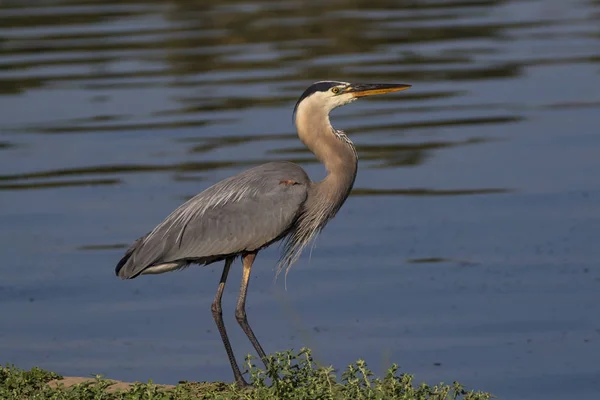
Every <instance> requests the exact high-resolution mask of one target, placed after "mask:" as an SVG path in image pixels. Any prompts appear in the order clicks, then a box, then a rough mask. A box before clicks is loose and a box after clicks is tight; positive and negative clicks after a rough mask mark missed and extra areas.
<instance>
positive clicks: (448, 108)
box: [0, 0, 600, 399]
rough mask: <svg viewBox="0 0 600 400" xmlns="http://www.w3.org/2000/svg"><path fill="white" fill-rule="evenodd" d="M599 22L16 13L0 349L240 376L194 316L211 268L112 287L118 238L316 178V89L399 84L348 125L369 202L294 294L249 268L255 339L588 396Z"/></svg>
mask: <svg viewBox="0 0 600 400" xmlns="http://www.w3.org/2000/svg"><path fill="white" fill-rule="evenodd" d="M599 27H600V3H599V2H598V1H588V0H574V1H570V2H561V1H555V0H550V1H546V0H543V1H542V0H537V1H525V0H523V1H512V2H508V1H499V0H481V1H479V0H478V1H458V0H454V1H452V0H451V1H444V2H440V1H426V0H419V1H410V2H405V1H395V2H394V1H391V2H390V1H387V0H386V1H384V0H370V1H362V0H358V1H357V0H355V1H346V0H338V1H331V2H316V1H308V2H306V1H303V2H298V1H288V0H285V1H281V0H277V1H274V0H271V1H260V2H253V1H243V0H235V1H234V0H231V1H221V2H218V3H217V4H209V3H207V2H196V1H185V0H179V1H177V0H170V1H169V0H160V1H159V0H155V1H152V0H128V1H125V2H123V1H94V0H92V1H83V0H65V1H60V0H54V1H46V2H43V3H40V4H36V5H34V4H32V3H31V2H22V1H4V2H2V3H0V205H1V206H2V207H0V224H1V226H2V228H0V240H1V242H2V243H3V244H4V245H3V250H4V251H3V253H4V254H3V255H4V263H3V266H2V267H0V271H1V274H2V276H3V280H2V282H0V304H2V306H3V309H7V310H8V311H7V313H8V314H10V318H11V321H12V323H11V324H9V325H10V326H1V327H0V338H2V341H1V342H2V343H5V344H4V345H2V344H0V354H3V356H4V358H5V359H4V361H10V362H15V363H18V364H20V365H22V366H27V365H34V364H35V365H42V366H47V367H49V368H54V369H59V370H60V371H61V372H64V373H65V374H75V373H77V374H86V375H87V374H88V373H91V372H102V373H107V374H109V375H112V376H114V377H117V378H123V379H147V378H148V377H152V378H153V379H155V380H158V381H175V380H179V379H229V375H228V373H229V371H228V368H227V365H226V360H225V363H224V362H223V361H224V357H223V354H221V349H220V347H219V339H218V335H215V334H214V329H213V327H212V325H211V324H212V322H211V320H210V315H209V313H207V312H204V311H207V309H206V307H207V305H208V304H209V302H210V300H208V299H210V298H211V297H212V295H213V293H212V292H213V291H214V289H215V288H214V283H215V282H216V280H217V279H218V277H217V275H218V268H213V269H211V270H210V271H212V272H209V271H207V269H197V270H190V271H186V272H184V273H182V274H187V277H188V279H186V278H185V277H182V274H171V275H169V276H166V275H165V276H164V277H161V278H155V279H140V280H135V281H132V282H131V283H130V282H125V283H124V282H119V281H117V280H116V279H115V278H114V277H113V276H112V272H113V265H114V263H115V262H116V260H117V259H118V258H119V256H120V254H121V253H122V251H123V246H125V244H126V243H129V242H130V241H131V240H133V239H135V238H136V237H137V236H139V235H140V234H142V233H144V232H146V231H147V230H148V229H151V228H152V227H153V226H154V225H155V224H156V223H157V222H159V221H160V219H161V218H163V217H164V216H165V215H166V214H167V213H168V212H169V211H170V210H172V209H173V208H175V207H176V206H177V205H178V204H180V202H181V201H182V200H183V199H186V198H189V196H191V195H193V194H195V193H197V192H198V191H200V190H201V189H203V188H205V187H207V186H208V185H210V184H212V183H214V182H215V181H217V180H219V179H222V178H224V177H226V176H229V175H231V174H233V173H236V172H239V171H240V170H242V169H244V168H247V167H250V166H253V165H256V164H258V163H261V162H266V161H272V160H281V159H285V160H290V161H294V162H297V163H300V164H301V165H302V166H304V167H305V168H306V169H307V171H308V172H309V173H310V175H311V176H313V178H314V179H320V177H321V176H322V170H321V167H320V166H319V165H318V163H317V161H316V160H315V159H314V157H313V156H312V155H311V154H310V153H309V152H308V151H307V150H306V149H305V148H304V147H303V146H302V145H301V143H300V142H299V141H298V139H297V136H296V133H295V130H294V126H293V124H292V108H293V104H294V102H295V101H296V99H297V97H298V96H299V95H300V93H301V92H302V91H303V90H304V89H305V88H306V86H307V85H308V84H310V82H312V81H316V80H323V79H336V80H343V81H353V82H402V83H410V84H412V85H413V88H412V89H411V91H409V92H406V93H402V94H401V95H391V96H387V97H386V96H382V97H379V98H373V99H365V100H361V101H360V102H358V103H356V104H353V105H351V106H348V107H345V108H343V109H340V110H336V111H335V112H334V114H333V116H332V121H333V124H334V125H335V126H336V127H339V128H342V129H344V130H345V131H346V132H347V133H348V135H349V136H350V137H351V138H352V139H353V140H354V141H355V143H356V145H357V148H358V152H359V156H360V171H359V175H358V178H357V182H356V186H355V188H354V190H353V192H352V197H351V198H350V200H349V201H348V203H347V205H346V206H345V207H344V208H343V209H342V212H341V213H340V215H339V217H338V218H337V219H336V220H335V221H334V222H333V223H332V224H331V225H330V226H329V227H328V228H327V230H326V231H325V232H324V234H323V235H322V237H321V238H319V241H318V246H317V249H315V251H314V256H313V257H311V258H310V260H309V259H308V257H306V258H303V260H302V261H301V262H300V263H299V265H298V266H297V267H296V268H295V269H294V270H293V272H292V274H291V275H294V278H293V279H294V283H293V284H292V286H291V288H290V290H289V291H288V292H285V293H283V294H279V293H278V292H277V293H278V294H277V295H276V296H275V298H274V297H273V295H272V294H271V293H272V292H273V290H275V291H277V290H279V289H276V288H277V287H278V286H277V285H276V286H275V289H274V287H273V285H272V274H271V272H272V271H271V270H270V269H269V268H266V267H264V269H263V272H257V274H256V278H255V279H256V283H254V282H253V285H254V291H253V293H252V294H251V297H250V299H249V303H250V306H251V307H253V310H252V311H249V313H251V314H252V316H251V317H250V318H253V319H255V320H256V322H255V324H256V325H257V326H260V325H259V324H261V323H262V328H257V329H258V330H259V331H261V332H260V333H259V336H261V338H262V341H263V342H264V343H269V345H268V346H267V347H269V348H270V349H271V350H278V349H283V348H288V347H298V346H301V345H305V344H309V342H310V345H311V347H313V345H314V347H316V348H317V350H318V351H319V353H318V354H320V355H321V357H322V358H323V359H324V362H326V363H335V364H336V365H338V366H339V365H340V364H344V363H346V362H350V361H352V360H354V359H355V358H358V357H366V358H367V359H369V355H372V358H373V359H374V361H373V362H375V363H377V360H378V359H379V358H382V357H383V358H385V359H388V358H390V359H392V360H394V361H396V360H399V361H401V365H402V366H403V367H405V368H407V369H408V370H409V371H411V372H415V373H417V379H427V380H431V381H438V380H448V379H459V380H466V381H467V382H466V383H467V384H469V385H472V386H476V387H477V388H480V389H485V390H491V391H494V392H496V393H497V394H499V395H501V396H503V397H506V398H511V399H519V398H523V399H525V398H536V397H539V396H543V397H544V398H545V399H551V398H556V399H558V398H563V397H564V396H563V395H562V394H563V393H565V392H564V389H563V388H562V385H563V384H564V383H566V382H568V383H569V386H571V387H572V386H573V384H575V386H577V387H578V388H580V389H579V390H580V393H579V395H580V396H579V397H580V398H586V396H588V395H589V396H590V397H588V398H593V393H594V390H597V389H595V388H597V387H598V378H597V377H598V376H600V370H598V367H597V365H596V364H595V363H594V362H593V360H592V357H591V354H594V351H596V352H597V351H598V350H600V349H599V348H598V345H599V343H600V339H599V338H598V336H597V333H595V332H596V330H597V329H600V321H599V319H598V315H600V312H599V311H600V310H598V304H600V302H598V300H600V299H599V298H598V288H599V286H598V285H599V284H600V270H598V266H597V265H596V263H595V260H597V258H598V256H599V255H600V253H599V252H598V250H597V248H598V246H596V244H595V239H594V240H592V239H591V238H596V237H598V234H600V231H599V230H598V226H600V225H598V221H599V218H600V214H598V208H597V201H596V199H597V198H598V196H599V195H600V186H599V184H598V180H597V179H596V178H595V174H593V173H592V172H584V171H595V170H600V161H599V160H600V159H599V158H598V157H597V152H598V150H597V149H598V146H600V139H599V138H598V135H597V132H596V131H597V126H598V115H600V114H599V113H600V110H599V107H600V85H599V84H598V82H599V80H598V74H599V71H600V28H599ZM583 194H585V195H583ZM276 257H277V253H276V249H274V250H273V251H267V252H265V253H264V255H262V254H261V262H263V263H264V264H267V265H273V264H274V260H276ZM465 266H472V267H473V268H464V267H465ZM341 268H343V270H342V269H341ZM338 269H339V270H338ZM339 272H343V273H342V274H340V273H339ZM194 274H197V275H194ZM334 282H335V283H334ZM231 286H232V288H231V289H230V290H231V292H230V293H229V296H232V298H233V297H235V294H234V293H233V292H234V290H235V286H236V285H235V284H232V285H231ZM309 292H310V293H311V295H310V296H306V294H307V293H309ZM157 293H159V294H160V298H157V297H156V296H155V294H157ZM29 299H33V300H32V301H30V300H29ZM274 299H275V300H276V301H275V302H273V300H274ZM317 300H318V302H317ZM282 302H283V303H285V307H280V305H281V303H282ZM274 304H278V305H277V306H275V307H274ZM407 305H409V306H407ZM6 307H8V308H6ZM276 307H279V308H276ZM57 309H59V310H65V309H68V310H69V311H68V314H69V315H70V316H76V317H75V321H74V320H73V319H72V318H71V319H69V318H68V316H65V315H62V314H56V313H53V312H52V310H57ZM316 310H319V311H318V312H317V311H316ZM202 312H204V313H202ZM278 313H279V314H278ZM132 314H134V315H132ZM189 315H194V316H195V317H194V318H196V317H197V319H195V320H194V321H190V320H189V318H188V316H189ZM300 315H302V318H301V319H298V318H300V317H299V316H300ZM90 316H93V317H92V318H90ZM291 316H293V317H291ZM160 318H166V319H167V321H169V322H168V323H166V324H165V323H163V322H159V320H160ZM169 318H170V320H169ZM277 320H279V321H286V322H285V324H284V325H285V326H283V325H277V326H275V325H273V324H274V321H277ZM299 321H304V322H299ZM308 321H310V322H308ZM359 321H360V322H359ZM169 324H171V325H169ZM179 324H181V325H182V327H185V328H184V330H185V331H186V333H182V332H181V331H182V330H181V329H168V327H169V326H178V325H179ZM306 324H313V326H320V327H321V328H323V327H324V328H325V329H321V328H320V329H318V330H315V329H312V328H311V326H310V325H309V327H308V328H307V327H306V326H304V325H306ZM525 325H526V326H527V327H529V328H527V329H529V330H526V332H524V330H523V329H524V328H523V326H525ZM42 326H43V327H44V328H43V329H41V328H40V327H42ZM115 326H118V327H119V328H118V329H116V328H114V327H115ZM207 327H208V328H207ZM307 331H308V332H312V334H311V335H308V336H307V334H306V332H307ZM303 332H304V333H303ZM315 332H317V333H318V334H316V335H315V334H314V333H315ZM299 338H304V339H302V343H299ZM234 340H235V341H236V343H237V346H238V348H239V346H240V345H241V346H243V345H244V342H243V340H242V339H241V337H238V338H235V337H234ZM33 343H35V345H33ZM508 343H511V344H508ZM348 349H355V350H356V352H354V351H349V350H348ZM248 350H249V349H248ZM382 354H384V355H382ZM388 356H389V357H388ZM157 360H161V362H163V363H164V365H163V366H162V367H163V368H160V367H159V366H156V361H157ZM440 363H441V366H440V365H439V364H440ZM151 365H154V367H149V366H151ZM507 381H510V382H511V383H510V384H508V385H507V383H506V382H507ZM534 393H535V394H534ZM532 396H533V397H532Z"/></svg>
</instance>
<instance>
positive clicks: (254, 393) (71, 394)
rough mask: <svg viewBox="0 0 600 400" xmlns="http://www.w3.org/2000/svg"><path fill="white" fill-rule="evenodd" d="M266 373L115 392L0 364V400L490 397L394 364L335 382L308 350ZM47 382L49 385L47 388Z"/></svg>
mask: <svg viewBox="0 0 600 400" xmlns="http://www.w3.org/2000/svg"><path fill="white" fill-rule="evenodd" d="M270 360H271V366H270V367H269V368H268V369H267V370H263V369H260V368H258V367H257V366H256V365H255V364H254V359H253V358H252V357H251V356H248V357H247V358H246V368H247V375H248V378H249V380H250V383H251V384H252V388H251V389H239V388H237V387H236V386H235V385H234V384H225V383H180V384H178V385H177V386H164V385H155V384H153V383H152V381H149V382H148V383H139V382H137V383H134V384H131V385H130V386H127V388H126V389H124V390H116V389H114V386H113V384H114V381H110V380H107V379H104V378H102V377H101V376H96V377H95V379H91V380H90V381H88V382H84V383H80V384H75V385H73V386H70V387H66V386H65V385H63V384H61V381H60V379H62V377H61V376H59V375H58V374H56V373H54V372H48V371H44V370H42V369H40V368H32V369H31V370H29V371H24V370H21V369H19V368H16V367H14V366H10V365H8V366H6V367H1V366H0V399H3V400H4V399H6V400H198V399H214V400H217V399H243V400H286V399H290V400H292V399H293V400H317V399H330V400H337V399H353V400H362V399H369V400H384V399H402V400H450V399H452V400H456V399H461V400H487V399H490V398H492V397H493V396H492V395H491V394H489V393H483V392H475V391H467V390H466V389H465V388H464V387H463V386H462V385H460V384H459V383H457V382H454V383H453V384H451V385H445V384H443V383H441V384H439V385H435V386H429V385H426V384H424V383H422V384H420V385H415V384H414V382H413V377H412V375H409V374H404V373H399V370H398V366H397V365H395V364H394V365H392V366H391V367H390V368H389V369H388V371H387V372H386V374H385V376H383V377H382V378H375V377H373V373H372V372H371V371H370V370H369V369H368V367H367V364H366V363H365V362H364V361H363V360H359V361H357V362H355V363H354V364H351V365H349V366H348V367H347V368H346V370H345V371H344V372H343V373H342V374H341V375H340V377H339V378H338V377H337V376H336V374H335V373H334V370H333V368H331V367H322V366H318V365H316V364H315V363H314V361H313V359H312V356H311V353H310V350H308V349H302V350H301V351H300V352H299V353H297V354H296V353H293V352H292V351H286V352H282V353H276V354H275V355H274V356H270ZM49 383H50V384H49Z"/></svg>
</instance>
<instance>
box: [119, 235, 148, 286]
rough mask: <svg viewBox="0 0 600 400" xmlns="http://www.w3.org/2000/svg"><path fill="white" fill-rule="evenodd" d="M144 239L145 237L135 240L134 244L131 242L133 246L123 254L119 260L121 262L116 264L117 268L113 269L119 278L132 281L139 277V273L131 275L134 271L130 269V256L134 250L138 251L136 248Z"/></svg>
mask: <svg viewBox="0 0 600 400" xmlns="http://www.w3.org/2000/svg"><path fill="white" fill-rule="evenodd" d="M144 238H145V236H143V237H141V238H139V239H138V240H136V241H135V242H133V244H132V245H131V246H130V247H129V248H128V249H127V251H126V252H125V255H124V256H123V258H121V260H120V261H119V263H118V264H117V266H116V268H115V274H116V275H117V276H118V277H119V278H121V279H132V278H135V277H136V276H138V275H139V272H137V273H136V272H134V273H132V272H133V271H135V270H134V268H133V267H132V264H133V258H132V256H133V253H134V252H135V250H136V249H138V247H139V246H140V245H141V243H142V241H143V240H144ZM140 272H141V271H140Z"/></svg>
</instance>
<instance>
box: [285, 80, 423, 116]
mask: <svg viewBox="0 0 600 400" xmlns="http://www.w3.org/2000/svg"><path fill="white" fill-rule="evenodd" d="M410 87H411V85H406V84H394V83H348V82H337V81H321V82H315V83H313V84H312V85H310V86H309V87H308V88H307V89H306V90H305V91H304V93H302V96H300V98H299V99H298V102H297V103H296V106H295V107H294V114H295V113H296V111H297V110H298V107H299V106H300V105H301V104H305V103H306V104H310V105H311V106H312V107H318V108H321V109H322V110H324V111H325V112H327V113H329V112H330V111H331V110H333V109H334V108H337V107H339V106H343V105H344V104H348V103H351V102H353V101H354V100H356V99H358V98H360V97H365V96H371V95H374V94H384V93H391V92H398V91H400V90H406V89H408V88H410Z"/></svg>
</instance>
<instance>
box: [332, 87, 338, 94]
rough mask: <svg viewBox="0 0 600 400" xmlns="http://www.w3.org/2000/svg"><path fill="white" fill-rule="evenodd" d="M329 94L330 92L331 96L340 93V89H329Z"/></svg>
mask: <svg viewBox="0 0 600 400" xmlns="http://www.w3.org/2000/svg"><path fill="white" fill-rule="evenodd" d="M331 92H332V93H333V94H338V93H339V92H340V88H338V87H334V88H332V89H331Z"/></svg>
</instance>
